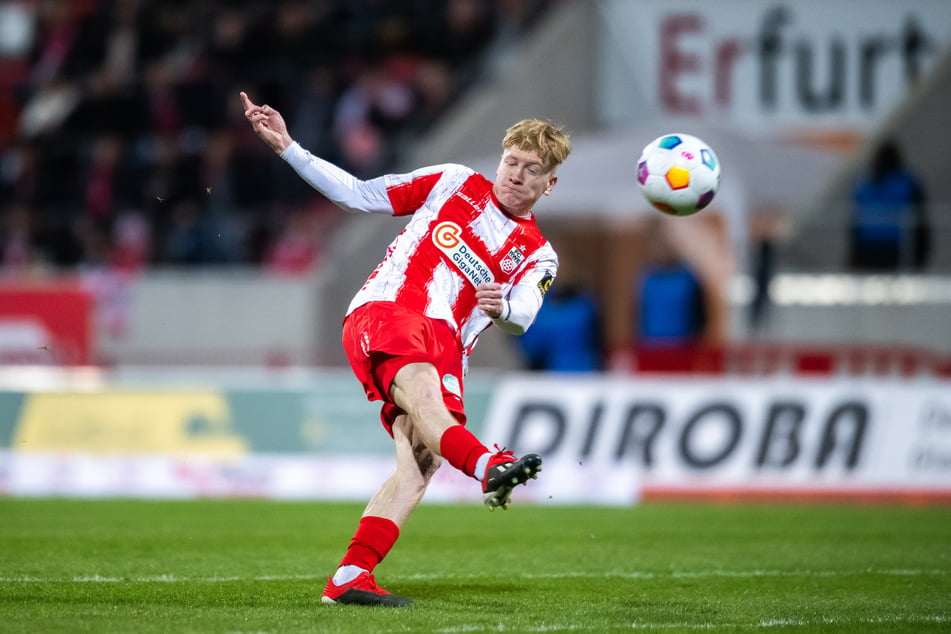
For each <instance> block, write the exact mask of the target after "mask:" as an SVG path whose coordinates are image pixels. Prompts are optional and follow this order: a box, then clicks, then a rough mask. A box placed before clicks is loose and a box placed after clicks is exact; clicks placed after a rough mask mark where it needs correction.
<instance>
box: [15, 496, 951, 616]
mask: <svg viewBox="0 0 951 634" xmlns="http://www.w3.org/2000/svg"><path fill="white" fill-rule="evenodd" d="M361 510H362V505H357V504H342V503H341V504H327V503H309V502H270V501H259V500H229V501H115V500H107V501H85V500H32V499H0V630H2V631H3V632H5V633H8V634H9V633H14V632H43V633H47V632H162V633H166V632H222V633H225V632H228V633H238V632H273V633H278V632H357V633H361V634H366V633H377V632H379V633H386V632H442V633H447V634H449V633H459V634H463V633H469V632H597V633H600V632H629V631H635V632H636V631H648V632H769V633H773V632H795V633H806V632H862V633H867V632H909V633H912V632H914V633H916V634H917V633H921V632H951V508H947V507H893V506H858V505H851V506H841V505H839V506H836V505H832V504H824V505H766V504H750V505H726V504H716V505H714V504H710V505H703V504H687V503H682V504H656V503H651V504H643V505H641V506H637V507H631V508H601V507H567V506H545V505H538V506H531V505H519V504H518V498H517V495H516V496H515V501H514V502H513V504H512V507H511V508H510V509H509V510H508V511H506V512H501V511H496V512H495V513H489V512H488V511H487V510H486V509H484V508H482V507H480V506H477V505H435V504H425V503H424V504H423V505H422V506H421V507H420V508H419V509H418V510H417V512H416V514H414V515H413V517H412V518H411V519H410V521H409V523H408V524H407V526H405V527H404V529H403V534H402V536H401V538H400V541H399V542H398V544H397V547H396V548H395V549H394V550H393V552H392V553H391V554H390V557H389V558H388V559H387V560H386V561H385V562H384V563H383V564H381V565H380V566H379V567H378V568H377V571H376V576H377V580H378V581H379V582H380V583H381V584H382V585H383V586H384V587H386V588H388V589H389V590H391V591H392V592H395V593H397V594H402V595H404V596H408V597H411V598H413V599H414V600H415V601H416V605H415V606H413V607H411V608H406V609H397V610H392V609H382V608H357V607H350V606H333V605H330V606H328V605H322V604H321V603H320V602H319V596H320V591H321V590H322V589H323V585H324V583H325V580H326V576H327V574H329V573H330V572H331V571H332V569H333V568H334V567H335V566H336V564H337V562H338V560H339V558H340V556H341V555H342V554H343V549H344V548H345V546H346V544H347V542H348V541H349V539H350V536H351V532H352V530H353V528H354V527H355V522H356V520H357V518H358V516H359V515H360V512H361Z"/></svg>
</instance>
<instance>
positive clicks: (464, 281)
mask: <svg viewBox="0 0 951 634" xmlns="http://www.w3.org/2000/svg"><path fill="white" fill-rule="evenodd" d="M364 184H365V185H367V186H371V187H372V186H374V185H376V186H380V184H385V188H386V196H387V198H388V200H389V204H390V206H391V208H392V211H391V213H392V214H393V215H395V216H409V215H412V218H411V219H410V221H409V223H408V224H407V225H406V227H405V228H404V229H403V231H402V232H401V233H400V234H399V235H398V236H397V237H396V238H395V239H394V240H393V242H392V243H391V244H390V245H389V247H387V250H386V255H385V257H384V258H383V261H382V262H381V263H380V264H379V265H378V266H377V267H376V269H375V270H374V271H373V273H371V274H370V277H369V278H368V279H367V281H366V283H365V284H364V285H363V287H362V288H361V289H360V290H359V291H358V292H357V294H356V296H355V297H354V298H353V301H352V302H351V303H350V307H349V308H348V309H347V313H348V314H349V313H350V312H351V311H353V310H354V309H356V308H357V307H358V306H361V305H363V304H365V303H367V302H372V301H394V302H398V303H400V304H402V305H403V306H406V307H408V308H412V309H414V310H418V311H419V312H421V313H422V314H425V315H426V316H427V317H431V318H434V319H442V320H445V321H446V322H448V323H449V324H450V325H451V326H452V327H453V328H454V329H455V331H456V333H457V335H458V337H459V340H460V342H461V344H462V347H463V349H464V350H465V352H466V353H468V352H469V351H471V349H472V347H473V346H474V345H475V343H476V339H477V338H478V336H479V334H480V333H481V332H482V331H483V330H485V329H486V328H488V327H489V325H490V324H491V323H492V319H491V318H490V317H489V316H487V315H486V314H485V313H484V312H482V310H480V309H479V308H478V307H477V303H476V298H475V288H476V286H477V285H479V284H482V283H484V282H498V283H500V284H502V288H503V294H504V296H505V297H507V298H508V299H509V301H510V302H513V301H519V302H520V306H519V307H520V308H521V309H522V311H523V312H524V309H525V304H528V305H529V306H528V308H529V310H530V311H531V312H530V315H531V318H532V320H533V319H534V314H535V313H536V312H537V311H538V308H539V307H540V306H541V303H542V297H543V296H544V294H545V291H547V289H548V285H550V284H551V281H552V280H553V279H554V277H555V275H556V273H557V269H558V258H557V256H556V254H555V251H554V249H552V247H551V245H550V244H549V243H548V241H547V240H546V239H545V238H544V237H543V236H542V234H541V231H540V230H539V229H538V226H537V225H536V223H535V218H534V216H528V217H525V218H521V217H515V216H511V215H509V214H507V213H505V212H504V211H502V209H501V208H500V206H499V203H498V201H497V200H496V199H495V196H494V195H493V193H492V183H491V182H490V181H489V180H488V179H486V178H485V177H484V176H482V175H481V174H478V173H476V172H474V171H473V170H471V169H469V168H468V167H464V166H462V165H454V164H447V165H438V166H433V167H426V168H421V169H418V170H416V171H414V172H412V173H409V174H397V175H388V176H385V177H383V178H382V179H375V180H374V181H367V182H365V183H364ZM516 289H517V291H518V292H515V293H513V290H516ZM529 323H530V322H529Z"/></svg>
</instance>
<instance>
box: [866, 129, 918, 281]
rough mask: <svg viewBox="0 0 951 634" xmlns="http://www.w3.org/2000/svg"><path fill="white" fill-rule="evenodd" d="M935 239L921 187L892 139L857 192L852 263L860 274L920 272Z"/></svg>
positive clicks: (877, 154) (879, 152)
mask: <svg viewBox="0 0 951 634" xmlns="http://www.w3.org/2000/svg"><path fill="white" fill-rule="evenodd" d="M930 237H931V236H930V228H929V225H928V219H927V213H926V210H925V192H924V190H923V189H922V186H921V183H920V181H919V180H918V177H917V176H916V175H915V174H913V173H912V171H911V170H910V168H909V167H908V166H907V165H906V163H905V159H904V156H903V155H902V152H901V149H900V148H899V146H898V144H897V142H896V141H895V140H893V139H886V140H885V141H884V142H882V144H881V145H880V146H879V147H878V148H877V149H876V150H875V153H874V154H873V156H872V160H871V164H870V166H869V168H868V171H867V172H866V173H864V174H862V175H861V176H860V177H859V179H858V180H857V181H856V183H855V186H854V188H853V190H852V216H851V228H850V233H849V238H850V250H849V264H850V266H851V268H852V269H853V270H855V271H859V272H866V271H899V270H903V271H908V270H918V269H921V268H923V267H924V266H925V264H926V263H927V260H928V255H929V249H930V246H931V245H930Z"/></svg>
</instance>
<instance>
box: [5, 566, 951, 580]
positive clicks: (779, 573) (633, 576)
mask: <svg viewBox="0 0 951 634" xmlns="http://www.w3.org/2000/svg"><path fill="white" fill-rule="evenodd" d="M949 574H951V570H944V569H939V568H935V569H921V568H865V569H859V570H845V571H842V570H809V569H806V570H720V569H715V570H695V571H688V570H683V571H678V570H672V571H663V572H649V571H636V570H635V571H627V572H625V571H611V570H609V571H605V572H551V573H537V574H533V573H523V574H521V575H518V577H519V578H521V579H526V580H532V579H630V580H635V581H636V580H653V579H708V578H715V577H726V578H739V579H752V578H758V577H776V578H781V577H806V578H809V577H865V576H885V577H943V576H947V575H949ZM387 577H388V579H389V580H390V581H391V582H393V581H452V580H456V579H465V580H471V579H472V575H463V574H455V573H413V574H405V575H400V574H394V575H388V576H387ZM326 578H327V575H325V574H318V575H254V576H249V577H240V576H210V577H183V576H178V575H173V574H164V575H154V576H146V577H115V576H105V575H83V576H77V577H36V576H31V575H24V576H20V577H0V583H234V582H242V581H323V580H325V579H326Z"/></svg>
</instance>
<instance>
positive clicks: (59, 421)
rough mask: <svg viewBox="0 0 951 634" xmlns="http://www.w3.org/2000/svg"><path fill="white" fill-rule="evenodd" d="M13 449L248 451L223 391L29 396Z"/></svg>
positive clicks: (224, 454) (230, 453)
mask: <svg viewBox="0 0 951 634" xmlns="http://www.w3.org/2000/svg"><path fill="white" fill-rule="evenodd" d="M12 448H13V450H14V451H24V452H86V453H100V454H108V453H123V454H128V453H149V454H156V453H158V454H202V455H208V456H213V457H218V458H225V457H236V456H240V455H244V454H246V453H247V452H248V444H247V441H246V439H245V438H243V437H241V436H240V435H238V434H236V433H235V432H234V429H233V426H232V416H231V412H230V410H229V406H228V401H227V399H225V398H224V396H223V395H222V394H220V393H217V392H213V391H212V392H100V393H88V392H46V393H36V394H30V395H29V396H27V400H26V402H25V403H24V405H23V408H22V409H21V410H20V420H19V421H18V424H17V428H16V432H15V433H14V436H13V447H12Z"/></svg>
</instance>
